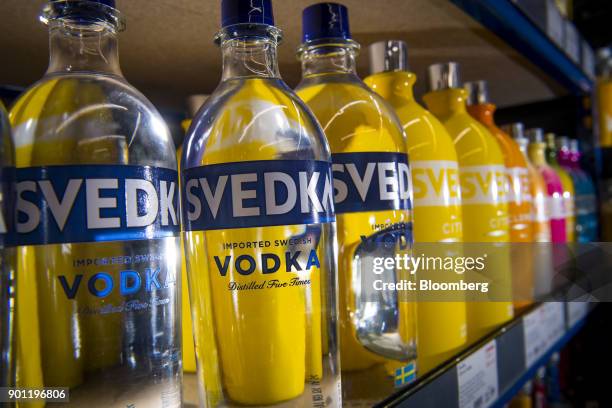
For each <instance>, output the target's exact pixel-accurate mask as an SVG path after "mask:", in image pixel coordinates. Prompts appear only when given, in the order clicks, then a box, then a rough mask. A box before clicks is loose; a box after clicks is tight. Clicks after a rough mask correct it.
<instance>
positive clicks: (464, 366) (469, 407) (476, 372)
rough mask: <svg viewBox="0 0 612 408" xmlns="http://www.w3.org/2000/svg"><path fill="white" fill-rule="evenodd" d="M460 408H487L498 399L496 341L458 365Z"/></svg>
mask: <svg viewBox="0 0 612 408" xmlns="http://www.w3.org/2000/svg"><path fill="white" fill-rule="evenodd" d="M457 382H458V383H459V408H486V407H489V406H491V404H492V403H493V402H494V401H495V400H496V399H497V397H498V394H499V389H498V387H499V386H498V383H497V347H496V343H495V340H491V341H490V342H489V343H487V344H485V345H484V346H483V347H482V348H481V349H480V350H478V351H476V352H475V353H474V354H472V355H471V356H469V357H468V358H466V359H465V360H463V361H462V362H460V363H459V364H458V365H457Z"/></svg>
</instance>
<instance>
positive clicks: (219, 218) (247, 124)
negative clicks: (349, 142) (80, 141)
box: [181, 40, 340, 406]
mask: <svg viewBox="0 0 612 408" xmlns="http://www.w3.org/2000/svg"><path fill="white" fill-rule="evenodd" d="M236 47H238V48H239V49H240V50H242V47H245V49H246V48H248V47H249V46H248V41H245V42H242V41H241V40H237V42H236ZM240 50H238V49H237V50H236V51H235V53H239V52H241V51H240ZM183 146H184V147H183V151H184V154H183V164H182V170H181V171H182V183H183V191H184V196H183V197H184V199H183V203H184V204H183V205H184V207H183V219H184V220H185V226H184V228H185V233H184V240H185V254H186V258H187V272H188V278H189V288H190V298H191V302H192V311H193V320H194V332H195V338H196V355H197V357H198V359H199V362H198V377H199V379H200V386H201V387H200V395H201V397H200V398H201V400H202V401H204V400H205V401H206V402H207V405H208V406H219V405H223V406H226V404H229V405H232V404H256V405H268V404H279V403H284V404H286V406H311V405H312V404H315V403H316V398H317V394H319V395H322V396H323V397H324V398H325V399H329V401H330V402H329V404H330V405H331V406H338V405H339V404H340V402H339V398H340V396H339V367H338V356H337V352H338V350H337V349H338V346H337V343H336V341H337V340H336V339H337V334H336V330H337V322H336V304H335V301H336V285H337V283H336V280H335V277H336V270H335V269H336V255H335V249H334V244H333V243H334V240H335V223H334V222H333V221H334V219H333V202H332V201H333V200H332V198H331V194H332V193H331V168H330V164H329V160H330V157H329V148H328V145H327V143H326V141H325V138H324V136H323V134H322V132H321V130H320V128H319V127H318V125H317V123H316V121H315V120H314V119H313V118H312V116H311V114H310V112H309V111H308V110H307V109H306V108H305V107H304V106H303V104H302V103H301V101H299V100H298V99H297V98H296V97H295V96H294V94H293V93H292V92H291V91H290V90H289V89H288V88H287V86H286V85H285V84H284V83H283V82H282V81H281V80H280V79H278V78H259V77H257V76H253V77H238V78H229V79H226V80H224V81H223V82H222V83H221V84H220V86H219V87H218V88H217V89H216V90H215V92H214V93H213V94H212V95H211V97H210V98H209V99H208V100H207V102H206V103H205V105H204V106H203V108H202V109H201V111H200V112H199V113H198V115H196V117H195V119H194V121H193V124H192V126H191V129H190V131H189V133H188V136H187V138H186V141H185V143H184V145H183ZM263 173H266V174H267V175H266V174H263ZM241 177H246V178H243V179H242V181H240V180H241V179H240V178H241ZM264 179H265V182H264ZM194 180H195V181H194ZM223 180H225V181H223ZM203 182H205V183H206V184H205V186H206V187H205V186H204V184H202V183H203ZM198 183H199V184H198ZM222 185H223V186H225V185H227V186H228V187H227V188H226V189H223V187H220V186H222ZM230 185H231V186H230ZM230 187H231V188H230ZM211 189H212V190H211ZM253 189H257V191H256V192H255V191H254V190H253ZM309 189H310V190H309ZM313 189H314V190H313ZM225 190H227V191H226V192H225V193H223V191H225ZM249 190H250V191H249ZM264 190H265V191H264ZM204 191H206V193H204ZM275 191H276V194H277V196H275V195H274V192H275ZM230 192H231V194H230ZM265 192H267V193H265ZM204 194H208V195H207V196H206V198H205V197H204ZM210 194H212V196H211V195H210ZM219 194H224V195H222V197H223V202H222V203H219V201H215V200H219V199H220V198H219V197H221V196H220V195H219ZM269 194H272V196H269ZM296 194H298V195H297V198H296ZM270 197H272V198H274V197H276V199H275V200H272V198H270ZM291 197H293V198H291ZM325 197H327V199H326V198H325ZM254 198H255V199H256V200H254ZM264 199H265V200H266V204H265V206H264V205H262V206H261V207H260V209H259V210H258V211H256V212H257V213H258V214H261V216H257V215H255V212H254V211H255V209H254V208H247V207H253V203H254V202H255V203H258V204H259V203H262V202H263V200H264ZM227 200H229V201H227ZM268 200H272V201H270V202H268ZM296 200H297V201H296ZM313 200H314V201H313ZM215 202H216V203H217V204H214V203H215ZM196 206H197V207H196ZM289 207H291V209H289ZM300 208H302V209H303V210H304V212H300ZM264 210H265V211H266V212H265V213H264ZM212 211H214V212H215V215H214V216H213V215H212ZM203 217H208V218H206V221H202V219H203ZM219 223H224V224H223V226H220V225H221V224H219ZM221 228H223V229H221ZM237 350H239V351H240V353H237V352H236V351H237ZM254 373H257V374H256V375H254Z"/></svg>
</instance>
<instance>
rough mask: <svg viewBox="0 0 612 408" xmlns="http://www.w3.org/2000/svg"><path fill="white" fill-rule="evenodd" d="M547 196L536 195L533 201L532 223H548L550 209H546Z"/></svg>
mask: <svg viewBox="0 0 612 408" xmlns="http://www.w3.org/2000/svg"><path fill="white" fill-rule="evenodd" d="M547 203H548V196H545V195H544V194H536V196H535V199H534V200H533V221H534V222H549V221H550V208H549V207H548V204H547Z"/></svg>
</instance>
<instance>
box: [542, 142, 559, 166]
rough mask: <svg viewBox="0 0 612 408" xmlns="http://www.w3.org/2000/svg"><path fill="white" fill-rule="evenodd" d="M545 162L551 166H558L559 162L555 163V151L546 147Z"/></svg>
mask: <svg viewBox="0 0 612 408" xmlns="http://www.w3.org/2000/svg"><path fill="white" fill-rule="evenodd" d="M545 152H546V161H547V162H548V164H550V165H551V166H558V165H559V162H557V149H556V148H554V147H550V146H546V149H545Z"/></svg>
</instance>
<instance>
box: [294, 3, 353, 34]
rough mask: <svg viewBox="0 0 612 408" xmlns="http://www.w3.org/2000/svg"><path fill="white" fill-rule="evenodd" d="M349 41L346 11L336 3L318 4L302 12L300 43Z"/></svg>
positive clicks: (349, 32)
mask: <svg viewBox="0 0 612 408" xmlns="http://www.w3.org/2000/svg"><path fill="white" fill-rule="evenodd" d="M322 39H340V40H350V39H351V30H350V28H349V19H348V9H347V8H346V7H345V6H343V5H342V4H338V3H318V4H313V5H312V6H309V7H306V8H305V9H304V11H302V41H303V42H304V43H307V42H312V41H316V40H322Z"/></svg>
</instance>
